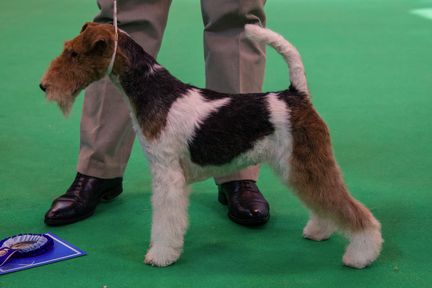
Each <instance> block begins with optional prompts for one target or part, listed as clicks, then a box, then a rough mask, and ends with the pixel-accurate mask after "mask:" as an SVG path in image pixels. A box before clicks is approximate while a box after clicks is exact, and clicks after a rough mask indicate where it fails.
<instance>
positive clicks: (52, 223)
mask: <svg viewBox="0 0 432 288" xmlns="http://www.w3.org/2000/svg"><path fill="white" fill-rule="evenodd" d="M94 212H95V210H93V211H90V212H88V213H86V214H84V215H81V216H79V217H76V218H70V219H50V218H45V224H46V225H48V226H63V225H68V224H72V223H75V222H78V221H81V220H84V219H86V218H88V217H90V216H92V215H93V214H94Z"/></svg>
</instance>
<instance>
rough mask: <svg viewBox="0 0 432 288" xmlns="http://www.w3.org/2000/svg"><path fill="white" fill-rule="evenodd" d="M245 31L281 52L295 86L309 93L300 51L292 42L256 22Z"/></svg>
mask: <svg viewBox="0 0 432 288" xmlns="http://www.w3.org/2000/svg"><path fill="white" fill-rule="evenodd" d="M245 31H246V36H247V37H249V38H250V39H253V40H256V41H259V42H263V43H266V44H268V45H270V46H272V47H273V48H274V49H275V50H276V51H277V52H279V53H280V54H281V55H282V56H283V57H284V58H285V61H286V62H287V63H288V67H289V73H290V78H291V82H292V84H293V86H294V87H295V88H297V89H298V90H299V91H301V92H305V93H308V91H309V90H308V87H307V81H306V75H305V72H304V66H303V62H302V60H301V57H300V53H299V52H298V51H297V49H296V48H295V47H294V46H293V45H292V44H291V43H290V42H288V41H287V40H286V39H285V38H284V37H282V36H281V35H279V34H277V33H276V32H274V31H272V30H270V29H265V28H262V27H260V26H258V25H254V24H247V25H246V26H245Z"/></svg>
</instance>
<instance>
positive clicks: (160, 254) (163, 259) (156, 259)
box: [144, 246, 181, 267]
mask: <svg viewBox="0 0 432 288" xmlns="http://www.w3.org/2000/svg"><path fill="white" fill-rule="evenodd" d="M180 254H181V249H176V248H171V247H160V246H152V247H151V248H150V249H149V250H148V251H147V254H146V256H145V258H144V263H145V264H148V265H152V266H157V267H166V266H169V265H171V264H173V263H174V262H176V261H177V259H178V258H179V257H180Z"/></svg>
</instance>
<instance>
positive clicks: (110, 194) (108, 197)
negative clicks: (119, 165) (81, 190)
mask: <svg viewBox="0 0 432 288" xmlns="http://www.w3.org/2000/svg"><path fill="white" fill-rule="evenodd" d="M122 192H123V188H122V187H119V188H116V189H113V190H109V191H106V192H105V193H104V194H103V195H102V197H101V199H100V202H104V203H106V202H109V201H112V200H113V199H114V198H116V197H117V196H119V195H120V194H121V193H122ZM95 211H96V209H95V210H92V211H89V212H88V213H86V214H83V215H80V216H79V217H75V218H70V219H50V218H45V220H44V222H45V224H47V225H48V226H63V225H68V224H72V223H75V222H78V221H81V220H84V219H87V218H89V217H90V216H92V215H93V214H94V213H95Z"/></svg>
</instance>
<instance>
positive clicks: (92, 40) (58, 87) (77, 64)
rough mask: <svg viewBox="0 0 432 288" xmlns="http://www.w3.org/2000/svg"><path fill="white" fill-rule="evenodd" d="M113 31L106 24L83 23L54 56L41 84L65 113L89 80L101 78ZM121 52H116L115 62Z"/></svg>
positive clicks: (104, 71)
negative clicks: (76, 33) (58, 54)
mask: <svg viewBox="0 0 432 288" xmlns="http://www.w3.org/2000/svg"><path fill="white" fill-rule="evenodd" d="M114 45H115V31H114V27H113V26H112V25H109V24H96V23H86V24H85V25H84V26H83V27H82V29H81V33H80V34H79V35H78V36H77V37H75V38H74V39H72V40H70V41H67V42H66V43H65V44H64V50H63V52H62V53H61V55H60V56H58V57H57V58H55V59H54V60H53V61H52V62H51V64H50V66H49V68H48V70H47V71H46V73H45V75H44V76H43V78H42V80H41V83H40V85H39V86H40V88H41V89H42V90H43V91H44V92H45V94H46V97H47V99H48V100H49V101H54V102H56V103H57V104H58V105H59V107H60V109H61V110H62V112H63V114H64V115H65V116H66V115H68V113H69V112H70V110H71V108H72V104H73V102H74V100H75V98H76V96H77V95H78V94H79V93H80V91H81V90H83V89H84V88H86V87H87V86H88V85H89V84H90V83H92V82H94V81H96V80H99V79H101V78H102V77H104V75H105V74H106V72H107V69H108V66H109V63H110V61H111V58H112V54H113V52H114ZM118 58H121V55H119V53H117V56H116V64H115V65H114V70H115V69H116V65H117V62H118V61H120V60H121V59H118Z"/></svg>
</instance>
